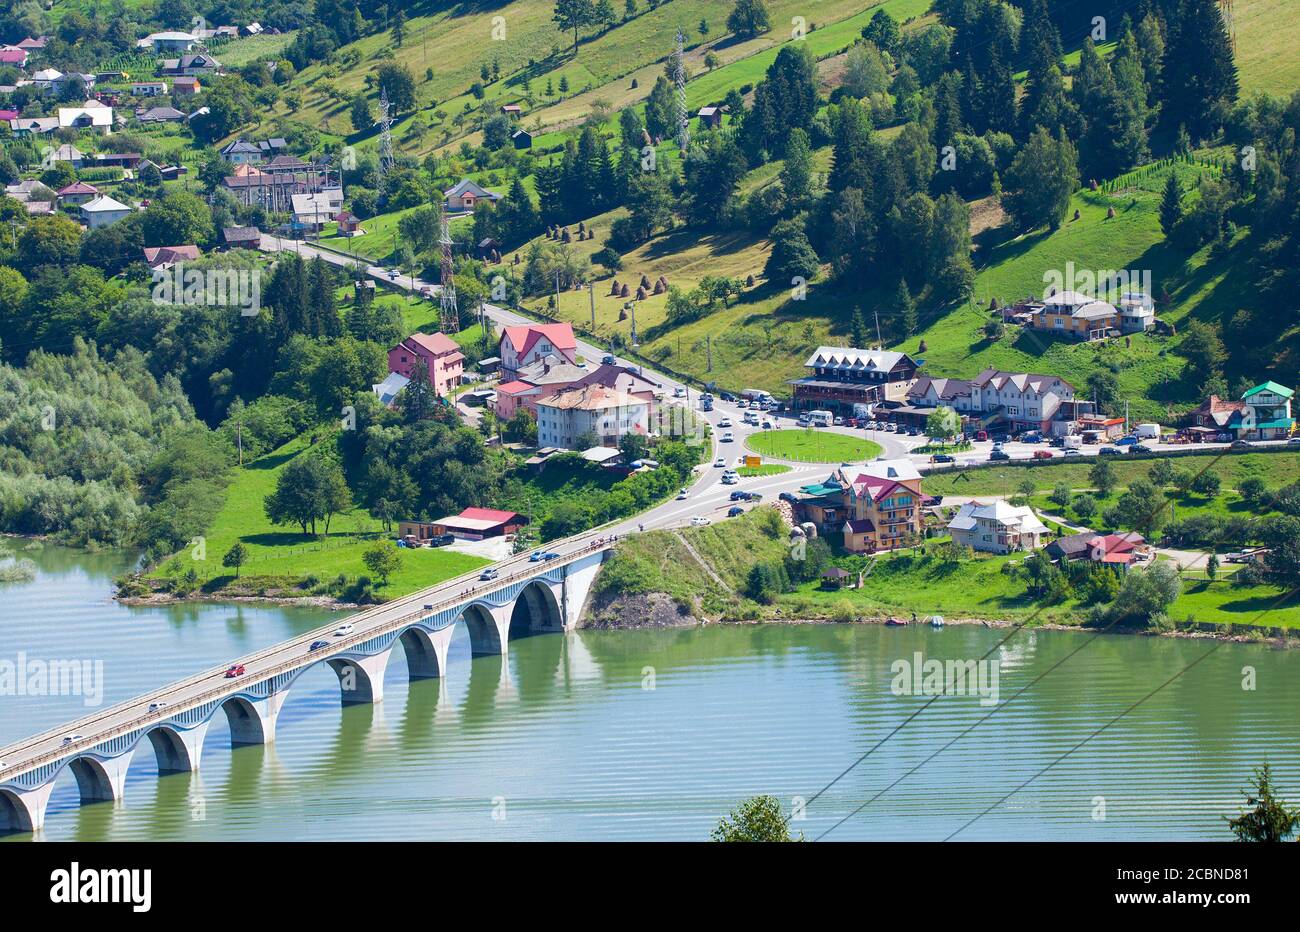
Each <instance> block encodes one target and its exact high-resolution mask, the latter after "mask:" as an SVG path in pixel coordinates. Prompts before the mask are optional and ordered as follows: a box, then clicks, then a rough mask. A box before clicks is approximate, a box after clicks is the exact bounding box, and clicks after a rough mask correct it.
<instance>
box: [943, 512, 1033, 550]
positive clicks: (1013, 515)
mask: <svg viewBox="0 0 1300 932" xmlns="http://www.w3.org/2000/svg"><path fill="white" fill-rule="evenodd" d="M948 532H949V533H950V534H951V535H952V540H953V543H955V544H964V545H966V546H968V547H972V548H974V549H975V550H982V551H985V552H987V553H1011V552H1012V551H1016V550H1037V549H1038V548H1039V547H1040V546H1042V542H1043V536H1044V535H1045V534H1047V526H1046V525H1045V524H1043V522H1042V521H1039V520H1038V515H1036V514H1034V509H1032V508H1030V507H1029V506H1028V505H1012V504H1010V503H1008V502H1004V501H1001V500H998V501H995V502H991V503H989V504H987V505H981V504H979V503H978V502H968V503H967V504H965V505H962V506H961V507H960V508H959V509H957V514H956V516H955V517H953V519H952V521H950V522H949V523H948Z"/></svg>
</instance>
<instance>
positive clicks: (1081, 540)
mask: <svg viewBox="0 0 1300 932" xmlns="http://www.w3.org/2000/svg"><path fill="white" fill-rule="evenodd" d="M1096 536H1097V532H1096V531H1083V532H1081V533H1079V534H1066V535H1065V536H1064V537H1058V538H1057V539H1056V540H1054V541H1052V542H1051V543H1050V544H1048V547H1049V548H1052V547H1054V548H1056V549H1057V550H1059V551H1060V552H1061V553H1063V554H1066V555H1067V556H1069V555H1074V554H1081V553H1084V552H1086V551H1087V549H1088V544H1089V542H1090V541H1092V539H1093V538H1094V537H1096Z"/></svg>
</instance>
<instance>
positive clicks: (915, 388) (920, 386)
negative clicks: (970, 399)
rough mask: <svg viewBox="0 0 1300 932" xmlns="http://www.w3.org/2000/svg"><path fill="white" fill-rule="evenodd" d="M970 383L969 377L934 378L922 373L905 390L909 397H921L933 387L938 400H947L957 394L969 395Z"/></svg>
mask: <svg viewBox="0 0 1300 932" xmlns="http://www.w3.org/2000/svg"><path fill="white" fill-rule="evenodd" d="M970 385H971V383H970V379H935V378H931V377H930V376H928V375H923V376H921V377H920V378H919V379H917V380H916V383H915V384H913V385H912V387H911V388H909V389H908V390H907V394H908V397H909V398H923V397H925V396H926V395H927V394H929V392H930V389H931V388H933V389H934V394H935V396H936V397H937V398H938V399H939V400H940V401H948V400H950V399H952V398H956V397H957V396H958V395H969V394H970Z"/></svg>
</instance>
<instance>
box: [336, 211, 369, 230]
mask: <svg viewBox="0 0 1300 932" xmlns="http://www.w3.org/2000/svg"><path fill="white" fill-rule="evenodd" d="M334 222H335V223H336V224H337V225H338V231H339V235H340V236H356V235H357V234H359V233H362V232H364V231H363V230H362V229H361V218H360V217H358V216H357V215H356V214H354V213H353V212H352V211H350V210H340V211H339V212H338V213H337V214H335V215H334Z"/></svg>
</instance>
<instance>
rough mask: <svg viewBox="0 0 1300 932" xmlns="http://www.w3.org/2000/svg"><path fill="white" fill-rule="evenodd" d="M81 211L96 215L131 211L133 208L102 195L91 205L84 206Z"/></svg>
mask: <svg viewBox="0 0 1300 932" xmlns="http://www.w3.org/2000/svg"><path fill="white" fill-rule="evenodd" d="M81 209H82V211H83V212H85V213H90V214H96V213H107V212H112V211H118V210H126V211H129V210H130V209H131V208H130V207H128V206H126V205H125V204H123V203H122V202H121V201H115V200H113V199H112V198H111V197H109V196H108V195H107V194H101V195H100V196H99V197H97V198H95V199H94V200H93V201H91V202H90V203H88V204H82V205H81Z"/></svg>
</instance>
